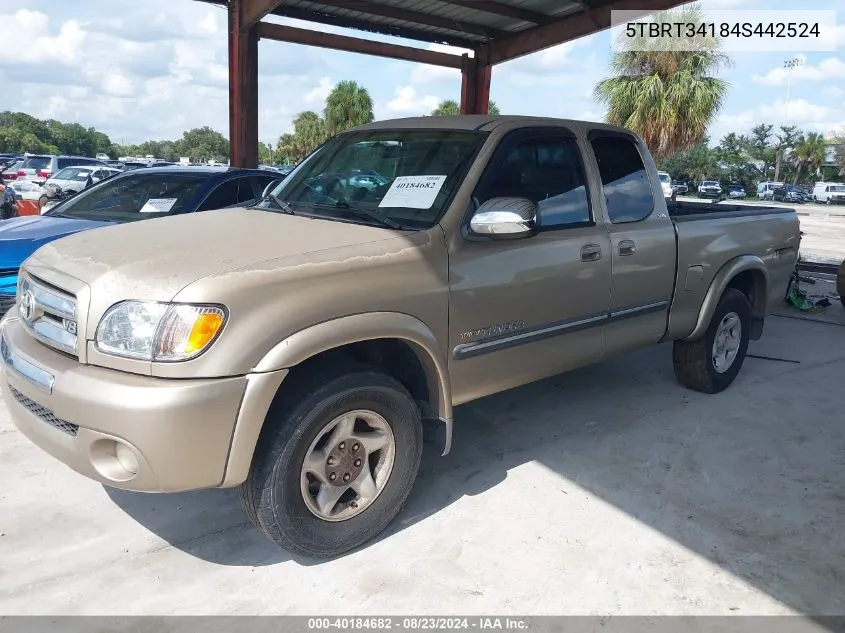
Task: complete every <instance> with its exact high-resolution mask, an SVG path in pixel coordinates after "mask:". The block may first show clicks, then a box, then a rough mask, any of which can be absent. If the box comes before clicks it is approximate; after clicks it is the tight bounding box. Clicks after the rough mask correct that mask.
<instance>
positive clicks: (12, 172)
mask: <svg viewBox="0 0 845 633" xmlns="http://www.w3.org/2000/svg"><path fill="white" fill-rule="evenodd" d="M21 165H23V161H22V160H18V161H15V162H14V163H11V164H9V165H7V166H6V167H4V168H3V171H2V172H0V181H3V182H13V181H15V180H17V179H18V171H19V170H20V168H21Z"/></svg>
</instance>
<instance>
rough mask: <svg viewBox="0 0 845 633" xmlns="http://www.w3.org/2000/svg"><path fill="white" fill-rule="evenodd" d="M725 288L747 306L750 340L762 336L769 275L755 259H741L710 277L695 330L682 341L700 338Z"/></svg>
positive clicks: (733, 260) (753, 256) (729, 263)
mask: <svg viewBox="0 0 845 633" xmlns="http://www.w3.org/2000/svg"><path fill="white" fill-rule="evenodd" d="M728 288H735V289H736V290H739V291H740V292H741V293H742V294H744V295H745V296H746V297H748V301H749V302H750V303H751V332H750V338H751V340H754V341H756V340H757V339H759V338H760V337H761V336H762V334H763V323H764V320H765V316H766V307H767V306H768V303H769V297H768V294H769V273H768V271H767V270H766V264H765V263H764V262H763V260H762V259H760V258H759V257H757V256H756V255H741V256H739V257H736V258H734V259H732V260H730V261H729V262H727V263H726V264H725V265H724V266H722V268H720V269H719V271H718V272H717V273H716V275H715V276H714V277H713V281H712V282H711V283H710V287H709V288H708V289H707V293H706V294H705V295H704V301H703V302H702V304H701V309H700V310H699V313H698V320H697V321H696V324H695V328H694V329H693V331H692V332H691V333H690V334H689V335H688V336H686V337H684V338H683V339H682V340H684V341H693V340H696V339H698V338H701V337H702V336H703V335H704V333H705V332H706V331H707V327H708V326H709V325H710V321H711V319H712V318H713V314H714V313H715V312H716V306H717V305H718V304H719V300H720V299H721V298H722V295H723V294H724V292H725V290H727V289H728Z"/></svg>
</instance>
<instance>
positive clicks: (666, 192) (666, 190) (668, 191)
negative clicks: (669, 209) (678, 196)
mask: <svg viewBox="0 0 845 633" xmlns="http://www.w3.org/2000/svg"><path fill="white" fill-rule="evenodd" d="M657 175H658V177H659V178H660V186H661V187H662V188H663V197H664V198H671V197H672V176H670V175H669V172H666V171H659V172H657Z"/></svg>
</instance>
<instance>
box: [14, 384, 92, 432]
mask: <svg viewBox="0 0 845 633" xmlns="http://www.w3.org/2000/svg"><path fill="white" fill-rule="evenodd" d="M9 390H10V391H11V392H12V395H13V396H14V397H15V400H17V401H18V404H20V405H21V406H22V407H23V408H25V409H26V410H27V411H29V412H30V413H32V414H33V415H34V416H36V417H37V418H38V419H40V420H42V421H43V422H46V423H47V424H49V425H50V426H52V427H53V428H55V429H58V430H59V431H61V432H62V433H67V434H68V435H72V436H73V437H76V434H77V433H78V432H79V426H78V425H76V424H73V423H71V422H68V421H67V420H62V419H61V418H60V417H57V416H56V414H55V413H53V412H52V411H50V409H48V408H47V407H43V406H41V405H40V404H38V403H37V402H35V400H33V399H31V398H29V397H27V396H25V395H24V394H22V393H21V392H20V391H18V390H17V389H15V388H14V387H13V386H12V385H9Z"/></svg>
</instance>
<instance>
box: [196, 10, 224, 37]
mask: <svg viewBox="0 0 845 633" xmlns="http://www.w3.org/2000/svg"><path fill="white" fill-rule="evenodd" d="M197 28H198V29H199V30H200V32H201V33H206V34H208V35H217V34H218V33H220V31H221V29H220V27H219V26H218V24H217V13H216V12H214V11H211V10H209V11H208V13H206V14H205V17H204V18H203V19H202V20H200V21H199V23H198V24H197Z"/></svg>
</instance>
